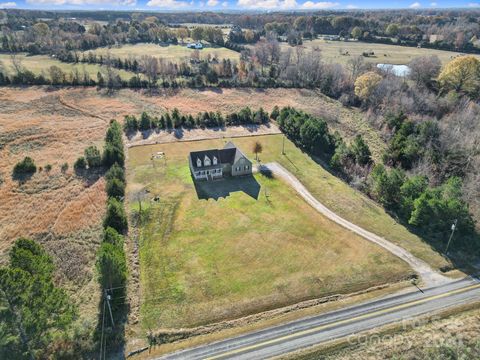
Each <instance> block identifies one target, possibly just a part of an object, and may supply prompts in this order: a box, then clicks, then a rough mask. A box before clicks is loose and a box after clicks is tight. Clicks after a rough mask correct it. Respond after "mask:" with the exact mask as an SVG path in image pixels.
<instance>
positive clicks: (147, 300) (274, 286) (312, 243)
mask: <svg viewBox="0 0 480 360" xmlns="http://www.w3.org/2000/svg"><path fill="white" fill-rule="evenodd" d="M253 139H257V140H260V141H262V142H263V144H264V148H265V151H266V152H267V153H266V154H265V155H266V156H265V157H267V156H268V157H272V156H273V154H274V151H273V149H274V148H275V147H276V146H277V145H278V144H279V142H278V140H281V137H277V136H265V137H256V138H251V139H247V138H241V139H235V140H234V142H235V143H236V144H237V145H238V146H240V147H241V148H242V149H243V150H245V151H246V152H247V153H250V152H249V150H250V148H251V145H252V141H253ZM223 143H224V142H223V140H208V141H196V142H188V143H186V142H183V143H173V144H163V145H153V146H143V147H134V148H131V149H129V162H128V184H129V185H128V189H127V190H128V192H129V195H128V197H129V199H130V202H129V204H130V211H131V212H135V211H137V210H138V203H137V201H135V199H136V198H137V196H136V194H137V192H138V191H140V190H141V189H143V188H145V187H146V188H147V189H148V190H149V193H148V197H149V198H153V197H157V196H158V197H159V199H160V200H159V201H156V202H149V201H147V200H145V201H144V203H143V208H144V209H147V210H146V213H147V214H148V216H147V219H144V221H143V223H141V224H139V225H138V231H139V241H140V281H141V298H142V306H141V318H142V319H141V321H142V327H143V328H144V329H155V328H160V327H163V328H165V327H167V328H168V327H185V326H195V325H201V324H206V323H211V322H215V321H220V320H224V319H230V318H237V317H240V316H243V315H247V314H251V313H256V312H259V311H263V310H267V309H272V308H275V307H279V306H282V305H287V304H292V303H295V302H298V301H301V300H305V299H309V298H313V297H321V296H326V295H331V294H337V293H351V292H354V291H357V290H361V289H365V288H368V287H371V286H374V285H378V284H383V283H387V282H394V281H398V280H400V279H403V278H405V277H407V276H408V275H409V274H411V273H412V272H411V270H410V269H409V268H408V266H407V265H406V264H405V263H403V262H402V261H400V260H399V259H398V258H396V257H394V256H393V255H391V254H389V253H388V252H386V251H385V250H383V249H382V248H380V247H378V246H375V245H373V244H371V243H369V242H368V241H366V240H364V239H362V238H361V237H359V236H357V235H355V234H353V233H351V232H349V231H347V230H345V229H343V228H342V227H340V226H338V225H337V224H335V223H333V222H331V221H329V220H328V219H326V218H325V217H323V216H322V215H320V214H319V213H317V212H316V211H315V210H313V209H312V208H311V207H310V206H309V205H308V204H307V203H305V202H304V201H303V199H302V198H301V197H299V196H298V195H297V193H296V192H295V191H294V190H293V189H291V188H290V187H289V186H288V185H287V184H285V183H283V182H282V181H281V180H278V179H270V178H267V177H265V176H263V175H260V174H258V175H255V177H254V178H252V179H248V178H247V179H240V180H234V181H229V182H227V181H225V182H223V183H222V182H220V183H217V184H218V186H219V187H221V188H222V190H225V189H226V188H230V190H232V189H235V188H237V189H243V190H245V191H246V192H244V191H234V192H231V193H230V195H229V196H227V197H226V198H220V199H219V200H214V199H209V200H199V199H198V196H197V191H196V189H195V186H194V184H193V182H192V179H191V177H190V173H189V169H188V163H187V154H188V153H189V152H190V151H192V150H198V149H205V148H211V147H221V146H222V145H223ZM290 146H291V145H290ZM290 146H289V147H290ZM157 151H164V152H165V153H166V156H167V161H166V164H165V162H164V161H163V160H157V161H156V163H155V164H153V163H152V162H151V160H150V155H151V153H152V152H157ZM268 152H270V155H267V154H268ZM249 156H251V154H249ZM299 156H303V155H302V154H299ZM263 157H264V156H262V158H263ZM252 158H253V157H252ZM309 166H311V167H318V166H317V165H315V164H309ZM203 190H205V189H203ZM202 193H204V191H202ZM247 193H248V194H247ZM256 194H258V199H256V198H255V197H257V195H256ZM252 196H253V197H252Z"/></svg>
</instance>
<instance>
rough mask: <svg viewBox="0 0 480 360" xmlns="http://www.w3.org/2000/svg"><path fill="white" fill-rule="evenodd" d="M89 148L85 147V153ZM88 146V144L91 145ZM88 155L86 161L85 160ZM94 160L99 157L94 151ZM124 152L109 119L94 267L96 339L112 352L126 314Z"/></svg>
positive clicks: (121, 334)
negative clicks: (103, 197) (103, 207)
mask: <svg viewBox="0 0 480 360" xmlns="http://www.w3.org/2000/svg"><path fill="white" fill-rule="evenodd" d="M88 149H89V148H87V149H86V150H85V153H86V154H87V153H88V152H89V151H88ZM90 149H91V147H90ZM88 159H89V158H88V157H87V160H86V161H87V162H88V163H90V161H88ZM94 159H95V161H99V157H98V155H97V154H95V156H94ZM124 161H125V154H124V148H123V141H122V129H121V126H120V124H119V123H118V122H117V121H115V120H112V121H111V122H110V126H109V128H108V130H107V133H106V136H105V149H104V152H103V164H104V166H105V167H106V168H108V170H107V172H106V174H105V180H106V192H107V210H106V214H105V218H104V221H103V228H104V232H103V239H102V243H101V245H100V248H99V249H98V251H97V269H98V273H99V282H100V286H101V293H102V294H101V298H102V300H101V302H100V304H99V308H100V309H99V310H100V311H99V321H98V326H97V334H96V339H97V341H99V344H100V351H102V348H103V349H108V350H104V352H105V351H107V352H111V351H113V350H114V349H117V348H118V347H119V346H121V345H122V344H123V341H124V324H125V321H126V316H127V309H128V307H127V301H126V291H127V289H126V285H127V277H128V269H127V260H126V255H125V250H124V236H125V235H126V234H127V232H128V221H127V215H126V212H125V208H124V198H125V186H126V185H125V184H126V177H125V169H124Z"/></svg>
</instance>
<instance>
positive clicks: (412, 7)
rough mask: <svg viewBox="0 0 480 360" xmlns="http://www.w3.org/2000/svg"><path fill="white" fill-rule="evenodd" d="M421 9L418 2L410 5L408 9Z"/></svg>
mask: <svg viewBox="0 0 480 360" xmlns="http://www.w3.org/2000/svg"><path fill="white" fill-rule="evenodd" d="M421 7H422V4H420V3H419V2H414V3H413V4H411V5H410V6H409V8H410V9H418V8H421Z"/></svg>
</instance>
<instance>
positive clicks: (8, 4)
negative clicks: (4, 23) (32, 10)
mask: <svg viewBox="0 0 480 360" xmlns="http://www.w3.org/2000/svg"><path fill="white" fill-rule="evenodd" d="M15 6H17V3H14V2H13V1H9V2H4V3H0V9H6V8H13V7H15Z"/></svg>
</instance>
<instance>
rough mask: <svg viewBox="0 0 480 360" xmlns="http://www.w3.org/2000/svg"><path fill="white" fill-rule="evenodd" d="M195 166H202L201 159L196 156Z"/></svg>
mask: <svg viewBox="0 0 480 360" xmlns="http://www.w3.org/2000/svg"><path fill="white" fill-rule="evenodd" d="M197 167H202V160H200V159H199V158H197Z"/></svg>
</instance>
